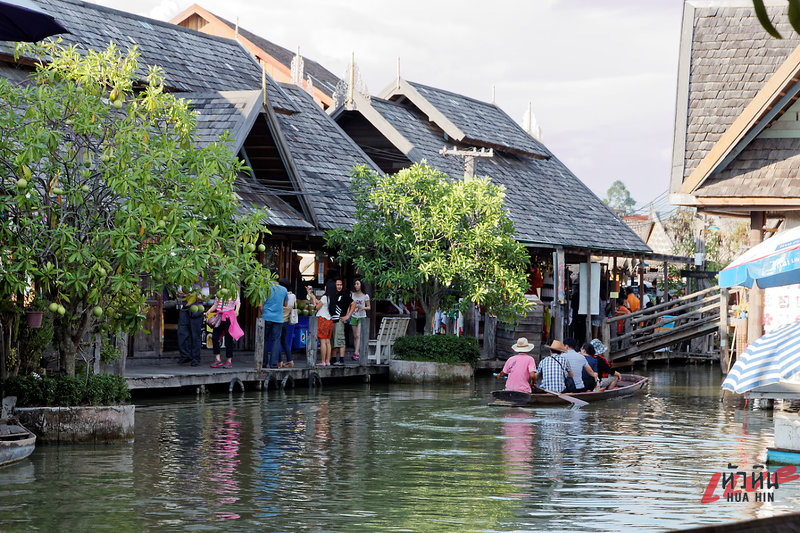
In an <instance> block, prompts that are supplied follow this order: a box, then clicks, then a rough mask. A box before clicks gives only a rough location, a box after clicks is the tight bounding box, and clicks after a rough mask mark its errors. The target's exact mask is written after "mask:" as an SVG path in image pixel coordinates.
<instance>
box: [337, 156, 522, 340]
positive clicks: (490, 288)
mask: <svg viewBox="0 0 800 533" xmlns="http://www.w3.org/2000/svg"><path fill="white" fill-rule="evenodd" d="M352 175H353V181H352V185H351V189H352V191H353V194H354V196H355V199H356V224H355V225H354V226H353V228H352V230H350V231H344V230H334V231H329V232H328V233H327V234H326V240H327V243H328V245H329V246H331V247H334V248H339V249H340V252H339V254H340V257H341V258H342V259H346V260H350V261H352V262H353V265H354V266H355V267H356V269H357V270H358V271H359V272H361V273H362V274H363V276H364V278H365V279H366V280H368V281H369V282H371V283H373V284H374V286H375V288H376V293H377V297H378V298H385V297H390V296H395V297H399V298H402V299H403V300H406V301H407V300H410V299H412V298H417V299H419V301H420V303H421V304H422V306H423V308H424V309H425V312H426V314H427V317H428V323H427V324H426V327H425V331H426V333H427V332H430V324H431V321H432V319H433V313H434V312H435V311H436V309H437V308H438V307H439V305H440V304H441V305H444V306H447V307H450V306H451V305H461V306H462V308H463V309H466V308H467V307H468V306H469V305H470V303H471V302H477V303H479V304H482V305H485V306H486V307H487V308H488V309H489V311H490V312H491V313H494V314H496V315H498V316H500V317H503V318H504V319H505V320H507V321H509V322H511V321H514V320H515V319H516V318H517V317H518V316H520V315H524V314H525V312H526V309H527V307H528V305H529V304H528V302H527V300H526V299H525V297H524V293H525V290H526V289H527V277H526V269H527V266H528V261H529V260H528V254H527V251H526V250H525V247H524V246H522V245H521V244H520V243H518V242H517V241H516V240H515V239H514V225H513V223H512V222H511V220H510V219H509V218H508V215H507V213H506V210H505V206H504V192H503V191H504V188H503V187H502V186H496V185H493V184H492V183H491V181H490V180H489V178H482V179H475V180H471V181H469V182H462V181H451V180H450V179H449V178H448V177H447V176H446V175H445V174H443V173H441V172H439V171H437V170H436V169H434V168H433V167H431V166H429V165H427V164H425V163H423V164H415V165H413V166H411V167H410V168H407V169H405V170H402V171H400V172H398V173H397V174H393V175H389V176H381V175H379V174H377V173H376V172H374V171H372V170H370V169H368V168H366V167H363V166H362V167H357V168H356V169H355V170H354V171H353V174H352ZM459 299H462V300H461V301H460V302H459Z"/></svg>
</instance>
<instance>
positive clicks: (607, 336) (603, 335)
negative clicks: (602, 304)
mask: <svg viewBox="0 0 800 533" xmlns="http://www.w3.org/2000/svg"><path fill="white" fill-rule="evenodd" d="M602 320H603V321H602V323H601V324H600V342H602V343H603V344H605V345H606V346H611V325H610V324H609V323H608V319H607V318H606V317H602Z"/></svg>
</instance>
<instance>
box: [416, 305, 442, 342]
mask: <svg viewBox="0 0 800 533" xmlns="http://www.w3.org/2000/svg"><path fill="white" fill-rule="evenodd" d="M440 301H441V299H440V298H439V297H438V296H430V297H423V298H422V299H421V300H420V303H421V304H422V308H423V309H424V310H425V331H424V333H425V335H430V334H432V333H433V321H434V320H436V311H437V310H438V309H439V302H440Z"/></svg>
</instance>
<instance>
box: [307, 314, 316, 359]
mask: <svg viewBox="0 0 800 533" xmlns="http://www.w3.org/2000/svg"><path fill="white" fill-rule="evenodd" d="M306 363H307V364H308V368H315V367H316V366H317V317H316V316H311V317H308V334H307V335H306Z"/></svg>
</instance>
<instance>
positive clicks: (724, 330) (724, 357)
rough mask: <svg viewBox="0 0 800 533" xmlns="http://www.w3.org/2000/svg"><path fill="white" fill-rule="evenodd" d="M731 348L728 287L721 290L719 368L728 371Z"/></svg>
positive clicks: (725, 372) (723, 371) (724, 371)
mask: <svg viewBox="0 0 800 533" xmlns="http://www.w3.org/2000/svg"><path fill="white" fill-rule="evenodd" d="M729 362H730V350H729V349H728V289H720V291H719V368H720V370H721V371H722V373H723V374H727V373H728V366H729Z"/></svg>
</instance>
